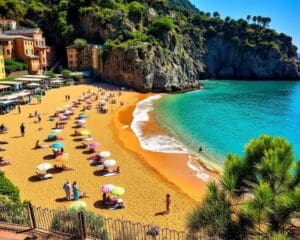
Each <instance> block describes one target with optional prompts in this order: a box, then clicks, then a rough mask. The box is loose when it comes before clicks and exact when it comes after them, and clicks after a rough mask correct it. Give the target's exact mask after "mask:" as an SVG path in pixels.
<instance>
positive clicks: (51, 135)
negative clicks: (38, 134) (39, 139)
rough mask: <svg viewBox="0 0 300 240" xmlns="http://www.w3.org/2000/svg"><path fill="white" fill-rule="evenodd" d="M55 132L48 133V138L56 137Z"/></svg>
mask: <svg viewBox="0 0 300 240" xmlns="http://www.w3.org/2000/svg"><path fill="white" fill-rule="evenodd" d="M56 135H57V134H56V133H50V134H49V135H48V140H53V139H55V138H56Z"/></svg>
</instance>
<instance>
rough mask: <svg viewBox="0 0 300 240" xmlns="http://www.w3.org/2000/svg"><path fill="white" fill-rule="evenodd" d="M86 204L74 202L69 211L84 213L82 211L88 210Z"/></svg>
mask: <svg viewBox="0 0 300 240" xmlns="http://www.w3.org/2000/svg"><path fill="white" fill-rule="evenodd" d="M86 206H87V205H86V202H85V201H81V200H79V201H76V202H73V203H72V204H71V205H70V207H69V210H72V211H76V212H79V211H82V210H85V209H86Z"/></svg>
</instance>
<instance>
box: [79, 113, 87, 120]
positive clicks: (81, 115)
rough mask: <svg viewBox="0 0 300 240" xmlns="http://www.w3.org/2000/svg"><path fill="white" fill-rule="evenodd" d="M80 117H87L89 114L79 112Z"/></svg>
mask: <svg viewBox="0 0 300 240" xmlns="http://www.w3.org/2000/svg"><path fill="white" fill-rule="evenodd" d="M78 118H80V119H81V118H87V115H86V114H84V113H81V114H79V116H78Z"/></svg>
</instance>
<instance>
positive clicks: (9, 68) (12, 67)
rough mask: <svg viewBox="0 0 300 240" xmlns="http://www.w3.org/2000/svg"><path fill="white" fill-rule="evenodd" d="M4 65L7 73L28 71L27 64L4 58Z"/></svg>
mask: <svg viewBox="0 0 300 240" xmlns="http://www.w3.org/2000/svg"><path fill="white" fill-rule="evenodd" d="M4 64H5V70H6V72H7V73H11V72H15V71H21V70H27V69H28V66H27V64H25V63H24V62H22V61H17V60H14V59H9V58H5V59H4Z"/></svg>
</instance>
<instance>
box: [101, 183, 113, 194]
mask: <svg viewBox="0 0 300 240" xmlns="http://www.w3.org/2000/svg"><path fill="white" fill-rule="evenodd" d="M115 187H116V186H115V185H113V184H105V185H103V186H102V188H101V190H102V192H103V193H109V192H110V191H111V190H112V189H114V188H115Z"/></svg>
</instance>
